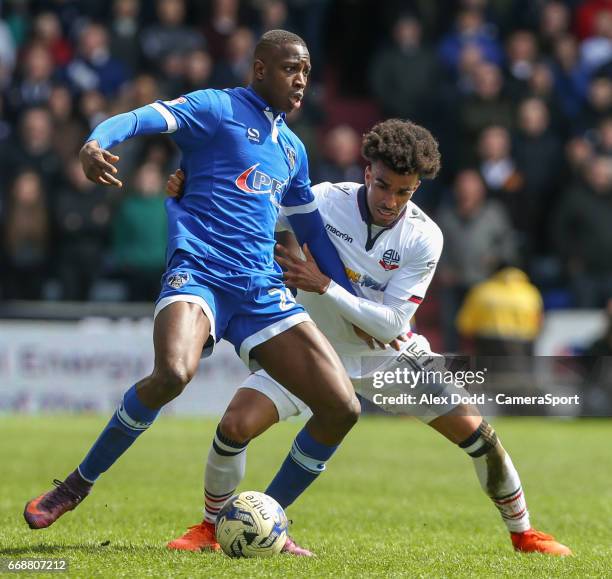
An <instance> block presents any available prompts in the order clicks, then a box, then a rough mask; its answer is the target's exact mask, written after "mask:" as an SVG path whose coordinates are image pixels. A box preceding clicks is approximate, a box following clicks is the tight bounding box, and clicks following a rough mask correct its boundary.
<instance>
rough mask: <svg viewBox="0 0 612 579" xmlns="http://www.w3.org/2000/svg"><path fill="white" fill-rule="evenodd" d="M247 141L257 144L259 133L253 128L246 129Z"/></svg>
mask: <svg viewBox="0 0 612 579" xmlns="http://www.w3.org/2000/svg"><path fill="white" fill-rule="evenodd" d="M247 139H248V140H249V141H253V142H254V143H259V131H258V130H257V129H254V128H253V127H249V128H248V129H247Z"/></svg>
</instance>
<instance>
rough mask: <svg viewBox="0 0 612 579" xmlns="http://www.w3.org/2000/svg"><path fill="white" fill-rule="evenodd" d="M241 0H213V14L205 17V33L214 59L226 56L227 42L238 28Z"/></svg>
mask: <svg viewBox="0 0 612 579" xmlns="http://www.w3.org/2000/svg"><path fill="white" fill-rule="evenodd" d="M239 10H240V2H239V0H212V7H211V14H210V15H209V17H208V18H206V19H205V22H206V25H205V26H204V35H205V36H206V41H207V47H208V50H209V51H210V55H211V56H212V58H213V60H214V61H216V60H217V59H219V58H224V57H225V55H226V48H227V42H228V40H229V38H230V36H231V35H232V34H233V33H234V31H235V30H236V29H237V28H238V26H239V24H240V21H239V18H238V17H239Z"/></svg>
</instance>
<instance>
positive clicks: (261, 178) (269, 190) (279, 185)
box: [235, 163, 287, 196]
mask: <svg viewBox="0 0 612 579" xmlns="http://www.w3.org/2000/svg"><path fill="white" fill-rule="evenodd" d="M257 167H259V163H256V164H255V165H253V166H251V167H249V168H248V169H247V170H246V171H243V172H242V173H240V175H238V177H236V181H235V183H236V187H238V189H240V190H241V191H244V192H245V193H257V194H258V195H266V194H267V195H272V196H276V195H277V194H278V195H280V194H281V193H282V191H283V188H284V187H285V185H286V184H287V181H279V180H278V179H274V178H273V177H270V175H268V174H267V173H264V172H263V171H260V170H258V169H257Z"/></svg>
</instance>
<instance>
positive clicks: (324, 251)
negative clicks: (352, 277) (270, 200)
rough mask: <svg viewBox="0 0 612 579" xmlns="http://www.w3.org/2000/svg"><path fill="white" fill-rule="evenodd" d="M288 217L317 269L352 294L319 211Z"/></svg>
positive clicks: (300, 242) (299, 240)
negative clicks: (310, 254) (315, 263)
mask: <svg viewBox="0 0 612 579" xmlns="http://www.w3.org/2000/svg"><path fill="white" fill-rule="evenodd" d="M288 219H289V223H290V224H291V228H292V229H293V232H294V233H295V236H296V238H297V240H298V242H299V244H300V245H301V246H302V245H304V244H305V243H306V244H308V248H309V249H310V252H311V253H312V256H313V257H314V259H315V261H316V262H317V265H318V266H319V269H320V270H321V271H322V272H323V273H324V274H325V275H326V276H328V277H330V278H331V279H332V280H333V281H335V282H336V283H337V284H339V285H340V286H341V287H342V288H344V289H345V290H346V292H347V293H350V294H353V293H354V290H353V288H352V286H351V283H350V282H349V279H348V277H347V276H346V271H345V270H344V265H343V264H342V262H341V261H340V257H338V252H337V251H336V248H335V247H334V245H333V243H332V242H331V241H330V239H329V237H328V235H327V232H326V231H325V226H324V225H323V220H322V219H321V215H320V213H319V211H318V210H317V209H315V211H311V212H309V213H296V214H294V215H290V216H288Z"/></svg>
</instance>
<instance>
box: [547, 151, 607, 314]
mask: <svg viewBox="0 0 612 579" xmlns="http://www.w3.org/2000/svg"><path fill="white" fill-rule="evenodd" d="M611 223H612V158H610V157H602V156H599V157H594V158H592V159H590V160H589V161H588V162H587V164H586V169H585V175H584V182H583V183H580V182H578V183H575V184H573V185H572V186H571V187H570V188H569V189H568V190H567V191H566V192H565V194H564V197H563V201H562V204H561V206H560V207H559V209H558V212H557V215H556V219H555V222H554V227H553V235H554V239H553V245H554V247H556V249H557V250H558V252H559V254H560V255H561V256H562V257H563V258H564V260H565V265H566V269H567V272H568V274H569V276H570V280H571V285H572V287H573V290H574V296H575V299H576V305H577V306H579V307H584V308H601V307H603V306H604V305H605V303H606V301H607V300H608V298H609V297H610V296H612V259H611V258H610V256H612V227H611V226H610V224H611Z"/></svg>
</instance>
